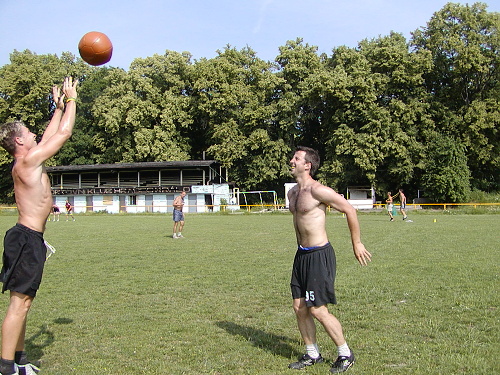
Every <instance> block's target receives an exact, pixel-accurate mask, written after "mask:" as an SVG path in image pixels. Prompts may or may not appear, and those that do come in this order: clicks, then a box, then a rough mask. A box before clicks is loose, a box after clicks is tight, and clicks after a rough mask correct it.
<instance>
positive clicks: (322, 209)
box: [288, 146, 371, 373]
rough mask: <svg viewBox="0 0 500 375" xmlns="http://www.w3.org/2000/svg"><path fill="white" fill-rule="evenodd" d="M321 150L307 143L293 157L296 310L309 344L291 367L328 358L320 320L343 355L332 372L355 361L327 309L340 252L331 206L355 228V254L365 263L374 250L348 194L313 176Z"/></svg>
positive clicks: (291, 198)
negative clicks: (321, 344)
mask: <svg viewBox="0 0 500 375" xmlns="http://www.w3.org/2000/svg"><path fill="white" fill-rule="evenodd" d="M319 163H320V159H319V155H318V152H317V151H316V150H313V149H311V148H308V147H301V146H299V147H297V150H296V151H295V154H294V156H293V157H292V159H291V160H290V166H291V173H292V175H293V176H294V178H295V180H296V181H297V185H295V186H294V187H293V188H292V189H290V191H289V192H288V199H289V202H290V206H289V207H290V211H291V212H292V214H293V224H294V227H295V234H296V237H297V245H298V249H297V253H296V255H295V259H294V263H293V270H292V279H291V283H290V285H291V289H292V297H293V309H294V311H295V314H296V317H297V323H298V327H299V331H300V334H301V336H302V339H303V340H304V343H305V345H306V354H304V355H303V356H302V357H300V358H299V361H298V362H294V363H291V364H290V365H289V367H290V368H293V369H302V368H304V367H306V366H311V365H314V364H315V363H319V362H323V357H322V356H321V355H320V352H319V348H318V346H317V343H316V325H315V323H314V319H317V320H318V321H319V322H320V323H321V324H322V325H323V327H324V329H325V331H326V332H327V334H328V335H329V336H330V338H331V339H332V340H333V342H334V343H335V345H336V346H337V351H338V357H337V360H336V361H335V363H334V364H333V366H332V368H331V369H330V372H332V373H340V372H344V371H347V370H348V369H349V368H350V367H351V366H352V364H353V363H354V354H353V353H352V351H351V350H350V349H349V347H348V346H347V343H346V340H345V338H344V335H343V331H342V326H341V325H340V322H339V321H338V320H337V318H336V317H335V316H333V315H332V314H331V313H330V312H329V311H328V308H327V304H328V303H336V299H335V290H334V282H335V267H336V265H335V253H334V251H333V248H332V246H331V244H330V242H329V241H328V236H327V233H326V227H325V224H326V208H327V207H328V206H330V207H332V208H333V209H335V210H337V211H340V212H343V213H344V214H345V216H346V218H347V225H348V226H349V230H350V232H351V242H352V246H353V250H354V256H355V257H356V259H357V260H358V262H359V263H360V264H361V265H363V266H364V265H366V264H367V262H368V261H370V260H371V254H370V253H369V252H368V251H367V250H366V249H365V246H364V245H363V244H362V243H361V239H360V229H359V223H358V219H357V214H356V210H355V209H354V207H353V206H352V205H351V204H350V203H349V202H347V200H346V199H344V197H342V196H341V195H340V194H338V193H336V192H335V191H334V190H332V189H331V188H329V187H327V186H324V185H322V184H321V183H319V182H318V181H316V180H314V179H313V177H312V176H313V175H314V173H315V172H316V170H317V169H318V167H319Z"/></svg>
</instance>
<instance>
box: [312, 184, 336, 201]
mask: <svg viewBox="0 0 500 375" xmlns="http://www.w3.org/2000/svg"><path fill="white" fill-rule="evenodd" d="M311 195H312V196H313V197H314V198H315V199H317V200H318V201H320V202H323V203H326V204H331V203H332V201H334V200H336V199H337V198H339V197H340V195H339V194H338V193H337V192H336V191H335V190H333V189H332V188H331V187H329V186H326V185H323V184H322V183H320V182H319V181H316V183H315V184H313V185H311Z"/></svg>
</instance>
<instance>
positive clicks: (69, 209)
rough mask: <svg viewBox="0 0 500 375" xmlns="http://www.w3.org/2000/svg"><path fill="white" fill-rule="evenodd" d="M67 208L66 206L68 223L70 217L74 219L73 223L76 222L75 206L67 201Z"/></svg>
mask: <svg viewBox="0 0 500 375" xmlns="http://www.w3.org/2000/svg"><path fill="white" fill-rule="evenodd" d="M65 206H66V221H68V219H69V217H70V216H71V218H72V219H73V221H75V217H74V216H73V206H72V205H71V203H69V200H67V199H66V203H65Z"/></svg>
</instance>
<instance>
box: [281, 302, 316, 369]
mask: <svg viewBox="0 0 500 375" xmlns="http://www.w3.org/2000/svg"><path fill="white" fill-rule="evenodd" d="M293 310H294V311H295V316H296V318H297V325H298V327H299V331H300V335H301V336H302V340H304V343H305V345H306V354H304V355H303V356H302V357H300V358H299V360H298V361H297V362H293V363H290V364H289V365H288V367H289V368H292V369H296V370H300V369H303V368H304V367H306V366H312V365H314V364H316V363H321V362H323V357H321V355H320V353H319V348H318V345H317V344H316V325H315V324H314V319H313V316H312V315H311V313H310V311H309V308H308V307H307V306H306V302H305V299H304V298H296V299H294V300H293Z"/></svg>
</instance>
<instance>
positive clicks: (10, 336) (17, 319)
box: [2, 292, 33, 371]
mask: <svg viewBox="0 0 500 375" xmlns="http://www.w3.org/2000/svg"><path fill="white" fill-rule="evenodd" d="M32 302H33V297H30V296H28V295H25V294H21V293H17V292H10V303H9V307H8V308H7V314H6V316H5V319H4V321H3V324H2V359H3V360H8V361H14V358H15V353H16V351H23V350H24V338H25V335H26V317H27V316H28V312H29V310H30V308H31V303H32ZM4 371H5V370H4Z"/></svg>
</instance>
